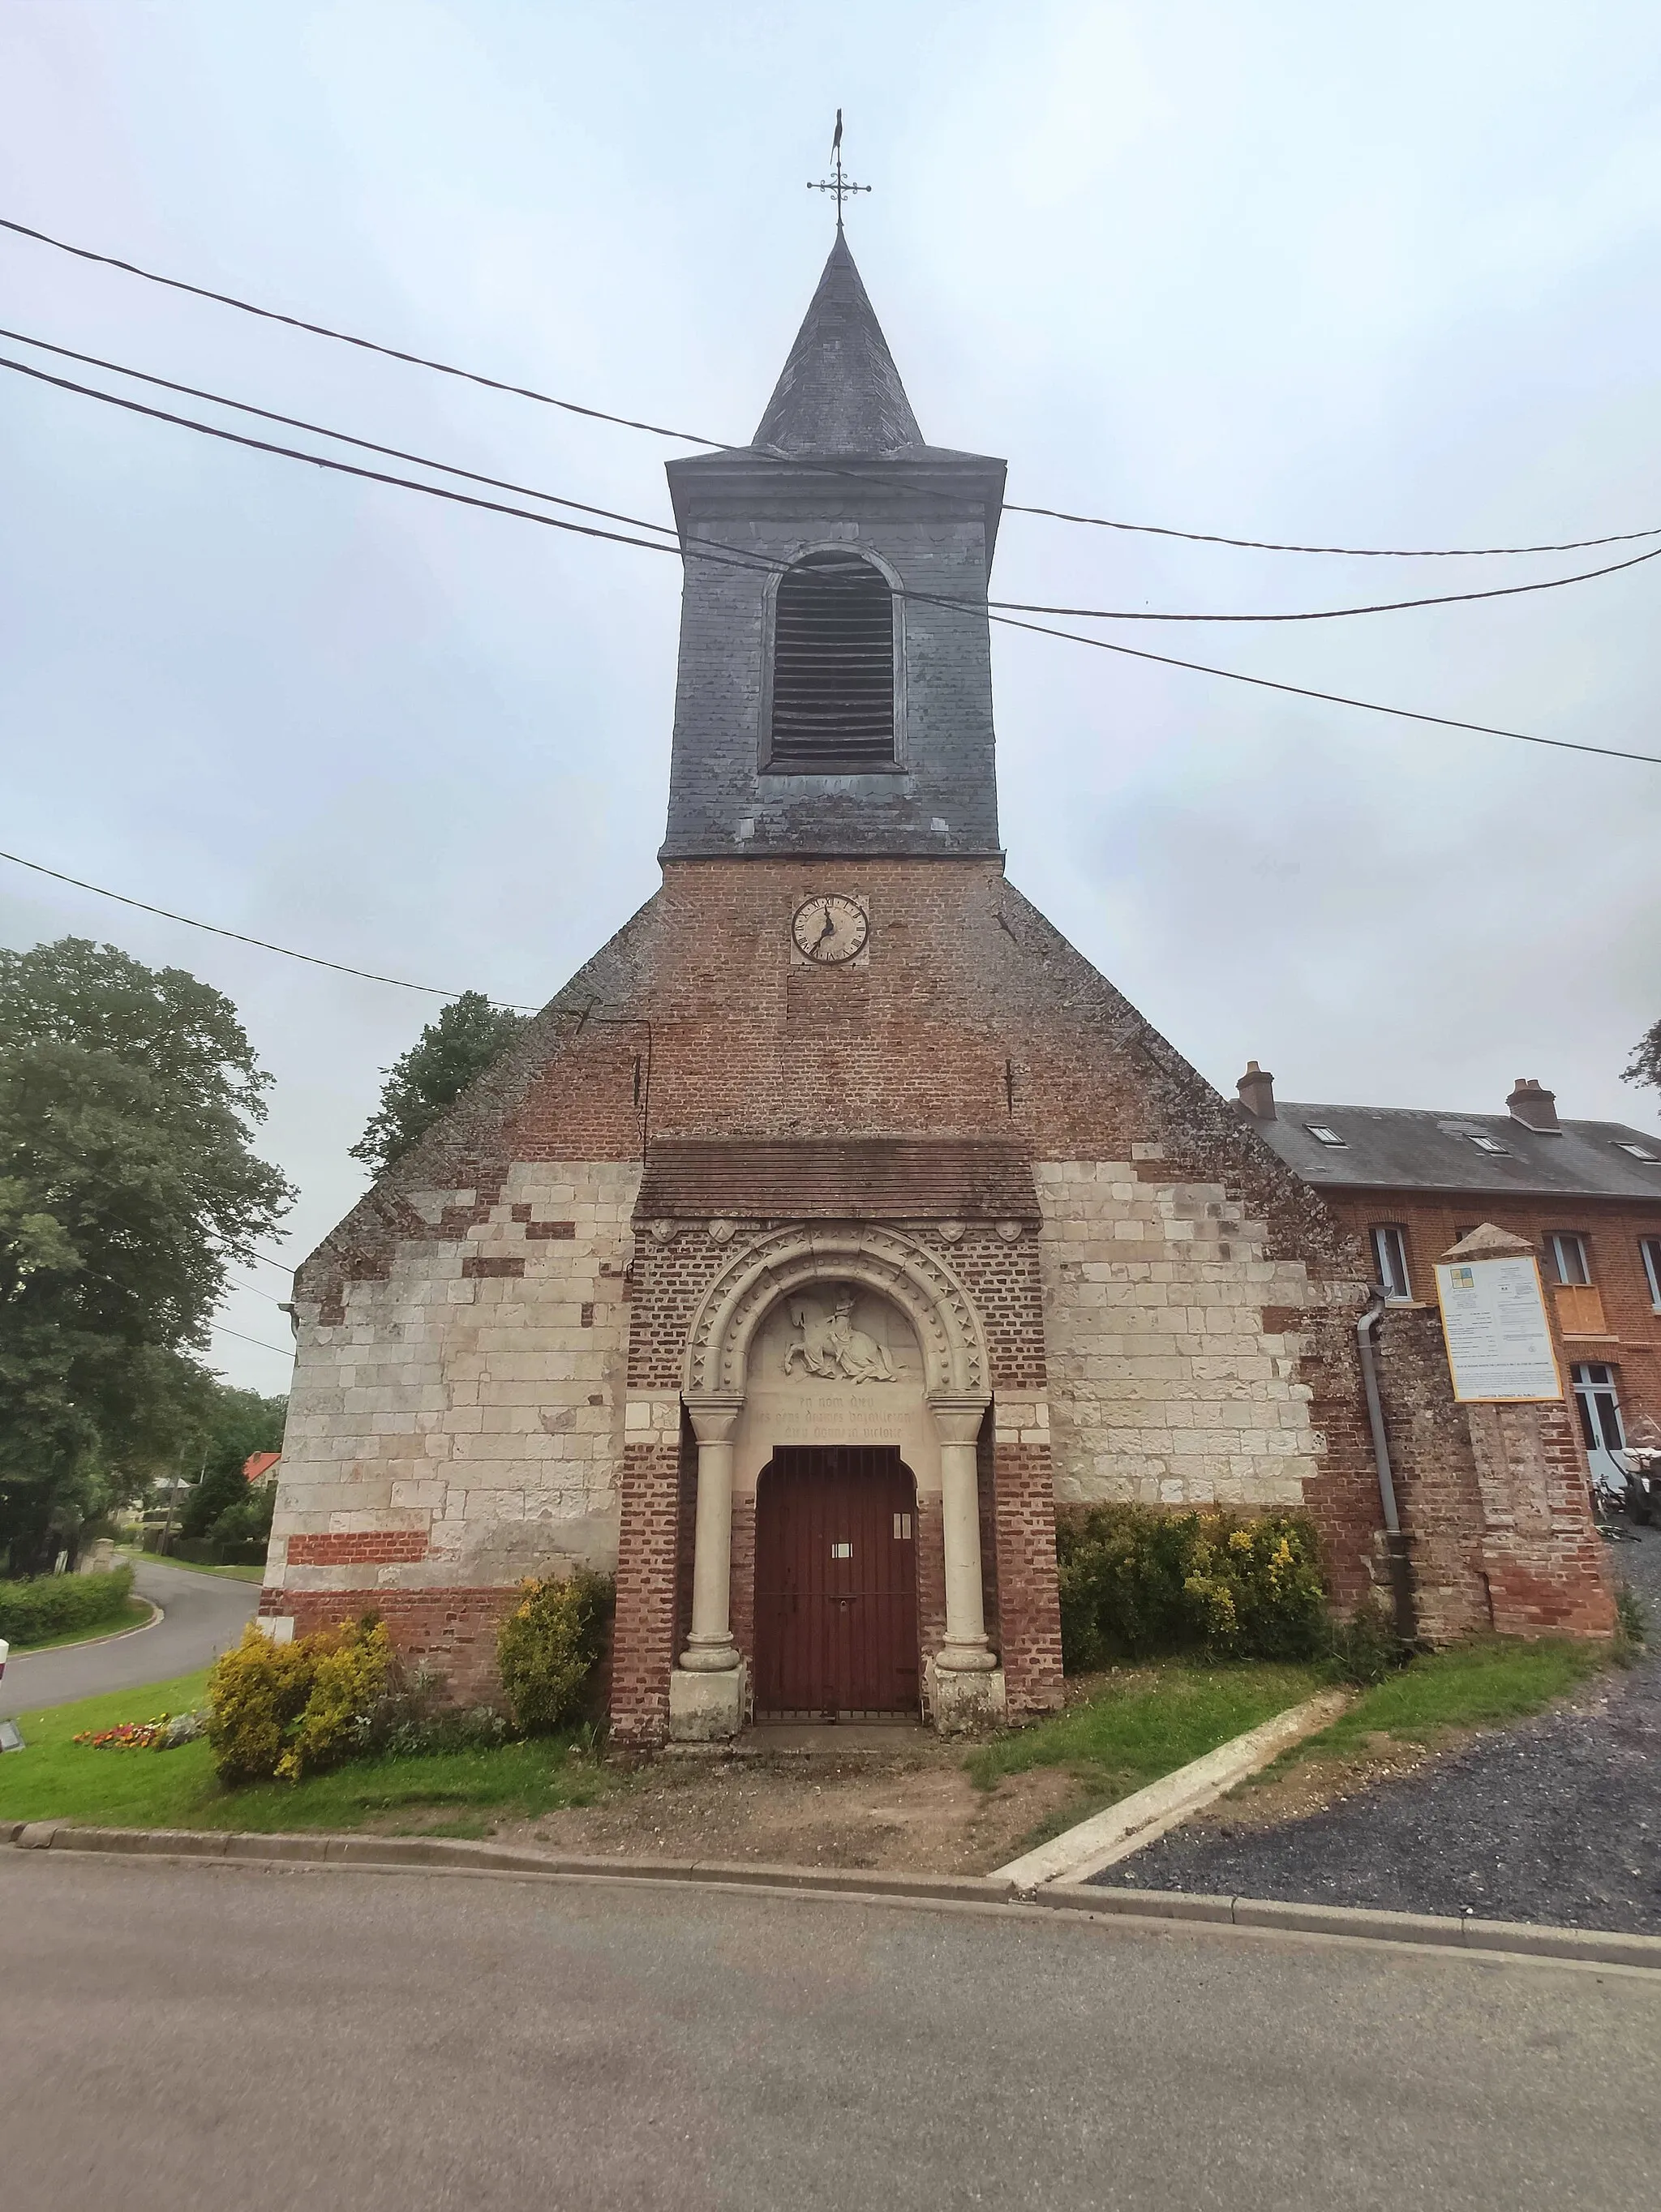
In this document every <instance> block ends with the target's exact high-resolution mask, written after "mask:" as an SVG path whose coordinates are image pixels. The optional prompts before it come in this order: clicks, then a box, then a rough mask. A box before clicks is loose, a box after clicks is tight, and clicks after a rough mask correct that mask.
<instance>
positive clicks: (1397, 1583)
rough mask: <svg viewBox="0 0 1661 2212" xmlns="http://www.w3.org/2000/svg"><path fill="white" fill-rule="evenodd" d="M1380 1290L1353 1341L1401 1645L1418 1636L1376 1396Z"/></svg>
mask: <svg viewBox="0 0 1661 2212" xmlns="http://www.w3.org/2000/svg"><path fill="white" fill-rule="evenodd" d="M1384 1305H1385V1297H1384V1287H1383V1285H1381V1284H1378V1283H1374V1284H1373V1285H1372V1286H1371V1288H1370V1289H1369V1291H1368V1294H1367V1302H1366V1311H1365V1312H1364V1313H1363V1314H1362V1315H1361V1317H1360V1320H1359V1321H1358V1322H1356V1324H1355V1341H1356V1345H1357V1347H1358V1349H1359V1350H1360V1354H1361V1381H1362V1383H1363V1384H1364V1385H1365V1387H1366V1399H1367V1425H1368V1426H1369V1427H1370V1428H1371V1429H1372V1456H1373V1458H1374V1459H1375V1460H1376V1461H1377V1462H1378V1502H1379V1504H1381V1505H1382V1506H1383V1507H1384V1553H1385V1557H1386V1558H1387V1559H1388V1561H1389V1563H1390V1603H1391V1607H1392V1609H1393V1611H1394V1613H1395V1615H1396V1634H1397V1635H1398V1636H1399V1637H1400V1638H1401V1639H1402V1643H1403V1644H1413V1643H1416V1642H1417V1640H1418V1635H1419V1624H1418V1622H1417V1620H1415V1618H1414V1611H1413V1570H1412V1567H1411V1565H1409V1559H1408V1541H1407V1538H1406V1537H1405V1536H1404V1535H1403V1534H1402V1516H1401V1515H1400V1514H1399V1513H1398V1512H1397V1510H1396V1478H1395V1476H1394V1475H1393V1474H1392V1473H1391V1472H1390V1438H1389V1437H1387V1436H1386V1435H1385V1433H1384V1403H1383V1401H1382V1400H1381V1399H1380V1398H1379V1395H1378V1361H1377V1358H1375V1356H1374V1347H1373V1331H1374V1330H1375V1329H1376V1328H1378V1324H1379V1322H1381V1321H1382V1320H1383V1319H1384Z"/></svg>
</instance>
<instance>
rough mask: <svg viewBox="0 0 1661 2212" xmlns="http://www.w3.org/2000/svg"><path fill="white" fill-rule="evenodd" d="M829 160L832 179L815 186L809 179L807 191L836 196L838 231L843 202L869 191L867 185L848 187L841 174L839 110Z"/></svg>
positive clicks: (840, 122) (839, 110)
mask: <svg viewBox="0 0 1661 2212" xmlns="http://www.w3.org/2000/svg"><path fill="white" fill-rule="evenodd" d="M831 160H832V161H833V162H834V163H835V164H836V169H837V173H836V175H835V176H834V177H826V178H825V179H824V181H823V183H821V184H817V185H816V184H814V183H813V182H812V179H811V178H810V179H809V180H808V185H807V189H808V191H810V192H834V193H835V194H836V196H837V229H838V230H840V229H841V228H842V204H843V201H844V200H847V199H852V197H854V194H855V192H868V191H870V189H871V187H870V185H850V184H849V181H848V179H847V178H846V177H844V176H843V173H842V110H841V108H838V109H837V128H836V131H835V132H834V134H833V135H832V137H831Z"/></svg>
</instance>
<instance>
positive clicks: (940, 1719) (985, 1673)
mask: <svg viewBox="0 0 1661 2212" xmlns="http://www.w3.org/2000/svg"><path fill="white" fill-rule="evenodd" d="M925 1673H926V1675H927V1678H928V1710H929V1713H930V1715H931V1716H932V1717H933V1719H934V1726H935V1727H936V1728H937V1729H939V1730H940V1734H941V1735H976V1734H978V1733H979V1731H980V1730H981V1729H995V1728H1001V1727H1002V1726H1003V1723H1004V1715H1005V1711H1006V1710H1007V1701H1006V1699H1005V1695H1004V1680H1003V1668H1001V1667H999V1666H994V1667H993V1668H991V1669H990V1670H986V1669H981V1670H977V1672H976V1673H974V1674H961V1673H959V1672H958V1670H957V1669H956V1668H951V1667H942V1666H941V1665H940V1661H939V1660H938V1659H931V1660H930V1661H929V1662H928V1667H927V1668H926V1669H925Z"/></svg>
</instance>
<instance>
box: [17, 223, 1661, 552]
mask: <svg viewBox="0 0 1661 2212" xmlns="http://www.w3.org/2000/svg"><path fill="white" fill-rule="evenodd" d="M0 229H3V230H9V231H11V232H13V233H14V234H15V235H16V236H18V237H19V238H30V239H33V240H35V241H36V243H37V244H39V245H41V246H52V247H54V248H55V249H56V250H57V251H58V252H60V253H70V254H73V255H74V256H75V257H76V259H77V260H81V261H94V262H97V263H99V264H100V265H101V266H103V267H105V268H106V269H119V270H122V271H123V273H124V274H125V275H126V276H141V277H143V279H144V281H145V282H146V283H150V284H162V285H166V286H167V288H168V289H169V290H171V291H175V292H188V293H190V294H191V295H192V296H193V297H194V298H196V299H198V300H211V301H214V302H215V303H216V305H218V306H220V307H234V308H236V309H237V310H238V312H239V313H242V314H245V315H257V316H259V318H260V319H262V320H264V321H265V322H271V323H283V324H285V325H287V326H288V327H289V329H290V330H296V331H308V332H309V333H310V334H311V336H313V337H322V338H332V339H333V340H334V341H335V343H337V344H339V345H349V346H356V347H357V348H358V349H360V350H361V351H362V352H365V353H374V354H380V355H383V356H386V359H387V360H389V361H401V362H407V363H408V364H409V365H410V366H411V367H412V368H429V369H432V370H433V371H434V372H435V374H438V375H440V376H453V377H457V378H459V379H460V380H462V381H463V382H464V383H467V384H478V385H482V386H484V388H485V389H486V390H487V391H490V392H508V394H510V395H511V396H512V397H513V398H515V399H531V400H534V401H535V402H536V403H537V404H538V405H539V406H543V407H557V408H560V409H562V410H563V411H564V412H565V413H567V414H569V415H581V416H587V419H588V420H589V421H590V422H611V423H615V424H616V425H617V426H618V428H621V429H625V430H643V431H645V432H647V433H648V435H651V436H653V437H655V438H668V439H672V441H674V442H675V443H676V444H678V445H685V446H703V447H709V449H710V450H711V451H713V452H715V453H751V454H752V455H753V456H754V458H755V459H757V460H760V461H763V462H765V461H768V460H782V459H784V458H785V457H783V456H780V455H776V454H770V453H764V452H761V451H758V450H757V449H756V448H754V447H743V446H736V445H733V444H732V443H730V442H729V441H727V440H725V439H721V438H707V437H704V436H702V435H700V434H699V433H698V432H697V431H695V430H672V429H668V428H665V426H664V425H663V424H662V423H660V422H640V421H637V420H636V418H635V417H634V416H629V415H613V414H611V413H609V412H608V411H607V410H605V408H603V407H587V406H584V405H582V404H581V403H580V402H578V401H577V400H575V399H560V398H556V397H555V396H554V395H553V394H552V393H551V392H538V391H536V390H534V389H533V388H532V386H529V385H525V384H509V383H506V382H504V381H503V380H502V379H501V378H499V377H495V376H486V375H484V374H481V373H480V372H479V371H478V370H477V369H471V368H457V367H456V366H455V365H454V363H453V362H445V361H434V360H431V359H429V357H428V356H425V355H423V354H418V353H409V352H406V351H405V350H404V349H401V348H399V347H398V346H389V345H383V344H382V343H380V341H379V340H378V339H375V338H366V337H358V336H356V334H355V333H353V332H352V331H338V330H334V329H332V328H331V326H330V325H328V324H326V323H313V322H307V321H306V320H304V319H302V318H301V316H298V315H285V314H283V313H279V312H278V310H277V309H276V308H274V307H259V306H258V305H257V304H256V303H255V302H254V301H252V300H244V299H240V298H239V297H238V296H237V295H235V294H234V293H231V292H216V291H213V290H210V289H209V288H208V287H207V286H206V285H203V284H192V283H186V281H185V279H184V278H183V277H180V276H162V275H161V273H160V271H159V270H154V269H144V268H141V267H140V266H139V264H137V262H136V261H124V260H122V259H120V258H119V257H118V256H117V255H115V254H113V253H97V252H94V251H93V249H92V248H91V247H90V246H74V245H71V244H70V241H69V240H67V239H63V238H54V237H52V234H50V233H49V232H47V231H44V230H34V229H32V228H30V226H29V225H28V224H27V223H22V222H13V221H12V220H11V219H10V218H9V216H0ZM789 465H791V466H804V465H805V466H807V467H820V468H824V467H826V466H827V465H826V464H824V463H822V462H814V461H813V460H812V459H806V458H793V459H791V460H790V463H789ZM831 473H833V474H851V473H853V471H840V470H836V469H835V468H834V467H832V468H831ZM1004 511H1005V513H1009V514H1031V515H1038V516H1042V517H1043V518H1045V519H1047V520H1050V521H1054V522H1071V523H1080V524H1083V525H1085V526H1087V527H1089V528H1092V529H1095V530H1122V531H1128V532H1134V533H1135V534H1137V535H1140V536H1146V537H1152V538H1180V539H1183V540H1184V541H1186V542H1187V543H1188V544H1195V545H1232V546H1238V547H1241V548H1243V549H1244V550H1248V551H1250V552H1257V553H1324V554H1334V555H1338V556H1342V557H1344V558H1346V559H1352V560H1366V561H1456V560H1476V559H1484V558H1488V557H1490V556H1498V555H1511V554H1523V553H1581V552H1587V551H1590V550H1591V549H1592V548H1594V547H1596V546H1599V545H1621V544H1630V543H1631V542H1633V541H1634V540H1635V539H1637V538H1656V537H1661V524H1656V525H1652V526H1651V527H1650V528H1648V529H1646V530H1621V531H1615V532H1609V534H1607V535H1606V536H1604V537H1602V538H1561V539H1558V540H1555V541H1553V542H1551V543H1548V544H1538V545H1433V546H1425V545H1421V546H1403V545H1298V544H1282V543H1281V542H1280V541H1279V540H1277V539H1275V538H1229V537H1225V536H1224V535H1222V534H1221V533H1220V532H1215V531H1206V530H1177V529H1173V528H1171V527H1169V526H1166V525H1165V524H1161V523H1157V522H1121V521H1117V520H1114V519H1113V518H1111V517H1110V516H1107V515H1100V514H1074V513H1070V512H1069V511H1068V509H1067V508H1065V507H1038V506H1031V505H1023V504H1022V502H1021V501H1019V500H1007V501H1005V502H1004Z"/></svg>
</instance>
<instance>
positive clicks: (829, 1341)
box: [784, 1291, 899, 1383]
mask: <svg viewBox="0 0 1661 2212" xmlns="http://www.w3.org/2000/svg"><path fill="white" fill-rule="evenodd" d="M853 1314H854V1298H853V1294H852V1292H851V1291H840V1292H838V1294H837V1297H836V1300H835V1302H834V1303H833V1304H832V1306H831V1311H830V1312H829V1314H820V1313H817V1312H816V1311H815V1310H814V1309H813V1308H812V1306H808V1305H800V1306H792V1307H791V1309H790V1319H791V1322H792V1324H793V1325H794V1327H795V1328H799V1329H800V1331H801V1338H800V1342H799V1343H796V1344H793V1345H790V1346H788V1348H787V1350H786V1352H785V1355H784V1371H785V1373H786V1374H787V1375H789V1374H793V1373H794V1370H795V1364H796V1362H797V1360H799V1359H800V1362H801V1364H802V1365H803V1367H804V1368H805V1369H806V1371H807V1373H808V1374H810V1375H816V1376H818V1377H819V1379H820V1380H821V1381H822V1382H835V1381H837V1380H841V1381H842V1382H844V1383H894V1382H897V1381H898V1379H899V1378H898V1376H897V1375H896V1374H895V1372H894V1363H893V1361H892V1360H891V1358H889V1356H888V1347H887V1346H886V1345H883V1344H879V1343H878V1341H877V1340H876V1338H875V1337H874V1336H867V1334H866V1332H865V1331H864V1330H863V1329H862V1328H855V1326H854V1321H853Z"/></svg>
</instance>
